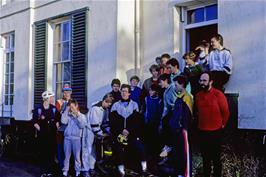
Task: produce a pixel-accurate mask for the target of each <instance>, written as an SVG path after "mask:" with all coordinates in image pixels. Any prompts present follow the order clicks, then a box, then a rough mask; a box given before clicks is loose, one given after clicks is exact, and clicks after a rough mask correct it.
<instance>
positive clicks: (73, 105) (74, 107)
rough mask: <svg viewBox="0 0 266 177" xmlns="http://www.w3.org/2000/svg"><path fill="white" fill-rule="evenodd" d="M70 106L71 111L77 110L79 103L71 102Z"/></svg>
mask: <svg viewBox="0 0 266 177" xmlns="http://www.w3.org/2000/svg"><path fill="white" fill-rule="evenodd" d="M69 107H70V111H71V112H77V110H78V105H76V104H74V103H71V104H70V105H69Z"/></svg>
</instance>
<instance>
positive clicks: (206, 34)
mask: <svg viewBox="0 0 266 177" xmlns="http://www.w3.org/2000/svg"><path fill="white" fill-rule="evenodd" d="M185 9H186V10H185V23H184V26H183V27H184V31H183V34H184V37H183V43H184V44H185V45H183V46H184V48H183V51H184V53H185V52H188V51H190V50H194V49H195V48H196V47H197V46H198V45H199V43H200V42H201V41H202V40H207V41H209V40H210V38H211V37H212V36H213V35H214V34H217V32H218V26H217V24H218V20H217V18H218V15H217V12H218V8H217V4H208V5H205V6H202V4H201V5H199V6H197V7H195V6H194V7H186V8H185Z"/></svg>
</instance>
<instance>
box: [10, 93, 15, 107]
mask: <svg viewBox="0 0 266 177" xmlns="http://www.w3.org/2000/svg"><path fill="white" fill-rule="evenodd" d="M13 99H14V96H13V95H10V96H9V101H10V105H13Z"/></svg>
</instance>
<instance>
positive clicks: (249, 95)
mask: <svg viewBox="0 0 266 177" xmlns="http://www.w3.org/2000/svg"><path fill="white" fill-rule="evenodd" d="M218 8H219V9H218V12H219V14H218V23H219V24H218V30H219V33H221V34H222V35H223V37H224V45H225V47H227V48H229V49H230V50H231V51H232V55H233V64H234V66H233V75H232V77H231V79H230V81H229V83H228V85H227V89H226V91H227V92H232V93H239V102H238V107H239V120H238V126H239V128H248V129H249V128H250V129H266V119H265V115H266V109H265V108H266V99H265V98H266V88H265V87H266V60H265V59H266V55H265V52H266V50H265V49H266V48H265V47H266V46H265V42H266V38H265V36H266V30H265V29H266V28H265V27H266V26H265V22H266V19H265V17H266V15H265V8H266V2H265V1H243V0H236V1H229V0H219V1H218Z"/></svg>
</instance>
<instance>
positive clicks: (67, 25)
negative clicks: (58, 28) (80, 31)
mask: <svg viewBox="0 0 266 177" xmlns="http://www.w3.org/2000/svg"><path fill="white" fill-rule="evenodd" d="M69 34H70V23H69V22H67V23H64V24H63V34H62V36H63V39H62V41H68V40H69Z"/></svg>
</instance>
